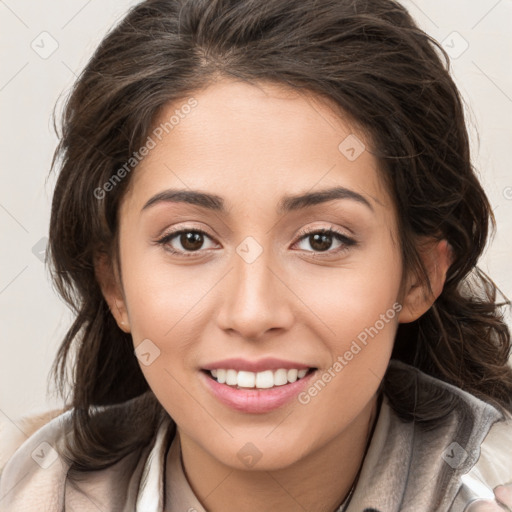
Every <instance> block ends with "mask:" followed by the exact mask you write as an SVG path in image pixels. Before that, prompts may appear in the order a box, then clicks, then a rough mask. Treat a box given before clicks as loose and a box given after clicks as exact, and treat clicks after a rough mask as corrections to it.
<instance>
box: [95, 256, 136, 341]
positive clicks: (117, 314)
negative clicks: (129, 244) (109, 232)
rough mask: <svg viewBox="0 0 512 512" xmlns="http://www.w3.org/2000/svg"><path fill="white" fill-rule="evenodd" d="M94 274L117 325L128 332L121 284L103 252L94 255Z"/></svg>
mask: <svg viewBox="0 0 512 512" xmlns="http://www.w3.org/2000/svg"><path fill="white" fill-rule="evenodd" d="M94 273H95V275H96V280H97V281H98V284H99V285H100V288H101V292H102V293H103V297H105V300H106V302H107V304H108V307H109V308H110V312H111V313H112V316H113V317H114V318H115V320H116V322H117V325H118V326H119V328H120V329H121V330H122V331H124V332H126V333H128V332H130V319H129V317H128V310H127V308H126V301H125V298H124V295H123V291H122V286H121V282H120V279H119V278H118V276H117V273H116V272H115V269H114V265H113V264H112V261H111V258H110V257H109V256H108V255H107V254H106V253H105V252H100V253H97V254H96V255H95V257H94Z"/></svg>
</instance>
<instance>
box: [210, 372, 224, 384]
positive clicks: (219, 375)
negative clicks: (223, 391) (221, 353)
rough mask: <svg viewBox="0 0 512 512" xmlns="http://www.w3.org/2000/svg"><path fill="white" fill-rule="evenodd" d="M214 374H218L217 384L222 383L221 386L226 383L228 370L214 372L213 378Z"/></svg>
mask: <svg viewBox="0 0 512 512" xmlns="http://www.w3.org/2000/svg"><path fill="white" fill-rule="evenodd" d="M213 372H216V373H217V382H220V383H221V384H224V383H225V382H226V370H212V371H211V374H212V376H213V377H215V375H213Z"/></svg>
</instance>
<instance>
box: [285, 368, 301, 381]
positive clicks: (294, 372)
mask: <svg viewBox="0 0 512 512" xmlns="http://www.w3.org/2000/svg"><path fill="white" fill-rule="evenodd" d="M298 373H299V370H288V375H287V377H288V382H295V381H296V380H297V375H298Z"/></svg>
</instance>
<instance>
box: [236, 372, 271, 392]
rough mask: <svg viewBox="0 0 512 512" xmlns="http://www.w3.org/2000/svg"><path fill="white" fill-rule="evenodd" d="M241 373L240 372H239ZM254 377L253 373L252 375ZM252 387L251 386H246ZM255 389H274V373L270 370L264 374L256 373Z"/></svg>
mask: <svg viewBox="0 0 512 512" xmlns="http://www.w3.org/2000/svg"><path fill="white" fill-rule="evenodd" d="M240 373H242V372H240ZM253 375H254V373H253ZM248 387H252V386H248ZM256 387H257V388H262V389H268V388H272V387H274V373H273V372H272V370H267V371H265V372H258V373H257V374H256Z"/></svg>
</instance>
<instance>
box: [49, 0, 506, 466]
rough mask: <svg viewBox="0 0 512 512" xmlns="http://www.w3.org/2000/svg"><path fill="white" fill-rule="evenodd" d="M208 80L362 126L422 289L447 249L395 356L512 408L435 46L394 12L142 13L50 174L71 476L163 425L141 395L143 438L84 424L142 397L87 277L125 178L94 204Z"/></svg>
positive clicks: (282, 7) (74, 111) (278, 3)
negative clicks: (432, 297)
mask: <svg viewBox="0 0 512 512" xmlns="http://www.w3.org/2000/svg"><path fill="white" fill-rule="evenodd" d="M217 77H235V78H237V79H241V80H246V81H249V82H254V83H256V82H257V81H263V80H264V81H271V82H274V83H279V84H283V85H287V86H289V87H292V88H294V89H295V90H299V91H307V92H313V93H315V94H317V95H320V96H322V97H325V98H328V99H330V100H332V101H333V102H334V104H336V105H338V106H339V107H340V109H341V110H342V111H343V112H345V113H347V114H348V115H349V116H350V117H351V118H352V119H354V120H355V121H356V122H357V123H358V124H359V125H360V126H361V127H362V128H363V130H364V131H365V133H367V134H368V135H369V137H370V140H371V141H372V146H373V148H372V151H373V153H374V154H375V156H376V157H377V158H378V159H379V161H380V163H381V169H382V173H383V176H384V177H385V179H386V180H387V183H388V185H389V190H390V192H391V194H392V196H393V198H394V200H395V203H396V205H397V210H398V214H399V218H398V221H399V228H400V242H401V247H402V253H403V260H404V267H405V268H406V269H409V270H413V271H415V272H416V273H417V274H418V276H419V277H422V278H423V279H427V277H426V276H427V275H426V272H425V269H424V268H423V266H422V264H421V260H420V258H419V255H418V247H417V244H416V243H415V240H416V239H417V238H418V237H419V236H429V237H436V238H438V239H443V238H445V239H447V240H448V241H449V243H450V244H451V246H452V248H453V251H454V261H453V264H452V265H451V267H450V269H449V271H448V275H447V281H446V284H445V286H444V290H443V292H442V294H441V296H440V297H439V298H438V299H437V301H436V302H435V304H434V305H433V306H432V308H431V309H430V310H429V311H428V312H427V313H426V314H424V315H423V316H422V317H420V318H419V319H418V320H417V321H415V322H413V323H411V324H402V325H400V327H399V329H398V333H397V338H396V343H395V348H394V353H393V357H394V358H396V359H399V360H402V361H404V362H407V363H410V364H412V365H414V366H415V367H417V368H419V369H420V370H422V371H424V372H426V373H428V374H430V375H433V376H435V377H438V378H441V379H443V380H444V381H446V382H449V383H452V384H455V385H456V386H459V387H460V388H462V389H464V390H467V391H469V392H470V393H472V394H474V395H476V396H477V397H480V398H482V399H483V400H486V401H488V402H490V403H492V404H494V405H495V406H497V407H502V408H504V409H508V410H512V398H511V397H512V370H511V368H510V367H509V366H508V365H507V360H508V357H509V353H510V348H511V345H510V333H509V330H508V328H507V326H506V324H505V323H504V321H503V318H502V315H501V313H500V309H499V306H500V304H497V302H496V301H497V296H496V293H497V289H496V287H495V285H494V284H493V283H492V281H490V279H489V278H487V277H486V276H485V275H484V274H483V273H482V272H480V271H479V270H478V269H477V267H476V263H477V260H478V258H479V256H480V254H481V253H482V251H483V249H484V246H485V244H486V241H487V237H488V230H489V227H490V225H491V226H492V227H493V228H494V227H495V225H494V218H493V215H492V211H491V208H490V205H489V202H488V199H487V197H486V195H485V193H484V191H483V189H482V187H481V185H480V183H479V181H478V179H477V177H476V175H475V171H474V169H473V167H472V164H471V161H470V150H469V142H468V134H467V130H466V125H465V120H464V112H463V106H462V102H461V98H460V95H459V92H458V90H457V88H456V86H455V84H454V82H453V80H452V78H451V77H450V74H449V59H448V56H447V55H446V53H445V52H444V51H443V49H442V48H441V47H440V45H439V44H438V43H436V42H435V40H433V39H432V38H430V37H429V36H428V35H427V34H425V33H424V32H423V31H422V30H420V29H419V28H418V27H417V26H416V24H415V23H414V21H413V20H412V18H411V17H410V16H409V14H408V13H407V11H406V10H405V9H404V8H403V7H402V6H400V5H399V4H398V3H397V2H395V1H393V0H314V1H313V0H309V1H308V0H236V1H235V0H148V1H145V2H142V3H140V4H139V5H136V6H135V7H133V8H132V9H131V10H130V12H129V13H128V14H127V16H126V17H125V18H124V19H123V20H121V21H120V23H119V24H118V25H117V26H116V27H114V28H113V29H112V31H111V32H110V33H109V34H108V35H107V36H106V37H105V39H104V40H103V41H102V43H101V44H100V46H99V47H98V49H97V50H96V52H95V54H94V55H93V57H92V58H91V60H90V62H89V63H88V64H87V66H86V68H85V69H84V71H83V72H82V73H81V75H80V77H79V78H78V80H77V82H76V84H75V86H74V88H73V90H72V93H71V95H70V97H69V99H68V101H67V103H66V106H65V110H64V113H63V119H62V135H61V140H60V143H59V145H58V147H57V149H56V152H55V156H54V161H53V165H52V167H53V168H55V167H56V166H57V164H59V166H60V174H59V176H58V181H57V184H56V187H55V193H54V197H53V204H52V211H51V224H50V241H49V258H50V263H51V266H52V268H51V271H52V276H53V279H54V282H55V285H56V288H57V289H58V291H59V293H60V294H61V295H62V296H63V297H64V299H65V300H66V301H67V302H68V304H69V305H70V306H71V307H72V308H73V310H74V312H75V313H76V319H75V321H74V322H73V324H72V326H71V328H70V329H69V331H68V332H67V334H66V336H65V338H64V340H63V342H62V345H61V347H60V350H59V353H58V356H57V359H56V361H55V366H54V372H55V376H56V378H57V382H58V383H59V385H60V387H61V389H62V390H64V389H65V385H66V382H67V378H66V377H67V368H68V363H69V361H70V360H71V356H72V355H74V357H75V359H74V363H75V364H74V368H73V374H72V376H71V378H70V380H71V383H72V386H71V387H72V397H71V400H70V406H72V407H73V428H74V432H75V434H76V435H75V445H74V447H73V450H74V452H73V453H74V454H75V459H76V461H75V463H76V465H78V467H83V468H93V467H105V466H107V465H109V464H111V463H112V462H114V461H115V460H118V459H119V458H120V457H121V456H122V455H124V454H126V453H128V451H129V450H132V449H134V447H137V446H139V447H140V446H143V445H144V444H145V443H147V442H148V441H149V439H150V438H151V435H152V433H153V432H154V428H155V425H156V424H157V422H158V419H159V418H161V416H162V414H163V412H162V411H163V408H162V407H161V406H160V405H159V404H158V402H156V398H155V397H154V396H153V395H152V393H147V397H146V398H145V400H146V402H144V403H146V406H147V411H149V412H147V414H148V416H147V417H148V422H147V425H148V428H147V430H144V431H137V432H132V433H131V434H127V435H126V436H124V437H122V439H121V440H120V439H119V438H117V439H113V438H112V436H109V435H108V433H107V434H105V433H99V431H97V430H95V427H94V426H93V424H92V422H91V410H90V406H92V405H105V404H114V403H120V402H122V401H126V400H128V399H131V398H134V397H137V396H139V395H141V394H143V393H144V392H145V391H148V389H149V388H148V384H147V382H146V381H145V379H144V377H143V374H142V372H141V370H140V368H139V365H138V363H137V360H136V357H135V356H134V350H133V345H132V340H131V337H130V335H127V334H125V333H124V332H122V331H121V330H120V329H119V328H118V326H117V324H116V323H115V321H114V318H113V317H112V315H111V313H110V311H109V308H108V306H107V304H106V302H105V300H104V298H103V296H102V293H101V290H100V287H99V284H98V282H97V280H96V277H95V273H94V256H95V255H96V254H98V253H99V252H102V251H103V252H105V253H107V254H109V255H110V256H112V258H113V260H114V262H115V261H117V259H116V254H117V245H116V244H117V223H118V219H117V213H118V206H119V204H120V200H121V198H122V196H123V191H124V190H125V189H126V187H127V185H128V183H129V180H130V176H131V174H128V175H127V176H126V177H125V178H124V179H123V180H120V181H119V183H116V186H115V187H113V188H112V190H111V191H109V192H108V193H106V194H102V196H103V197H101V198H98V197H97V196H98V194H97V193H95V191H97V190H98V189H102V187H103V185H104V184H105V183H106V182H108V181H109V180H110V179H111V177H112V176H113V175H114V173H116V171H117V170H118V169H119V168H121V167H122V166H123V165H124V164H125V163H126V162H127V161H128V160H129V158H130V157H131V156H132V154H133V152H134V151H136V150H137V149H138V148H139V147H141V145H142V144H143V143H144V141H145V140H146V138H147V136H148V134H149V132H150V130H151V129H152V127H153V122H154V120H155V117H156V116H157V115H158V113H159V111H160V109H161V108H162V107H163V106H164V105H166V104H168V103H169V102H176V101H178V100H181V99H182V98H186V97H187V96H190V95H191V94H192V93H193V92H194V91H197V90H200V89H201V88H203V87H205V86H207V85H209V84H211V83H212V82H213V81H214V80H215V79H216V78H217ZM506 303H507V304H509V303H508V301H507V302H506ZM396 407H397V409H398V405H396ZM432 407H433V409H432V411H431V412H432V414H433V415H435V413H436V410H435V408H436V404H433V405H432ZM437 412H439V409H437ZM130 435H131V437H130ZM86 454H88V455H86Z"/></svg>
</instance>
